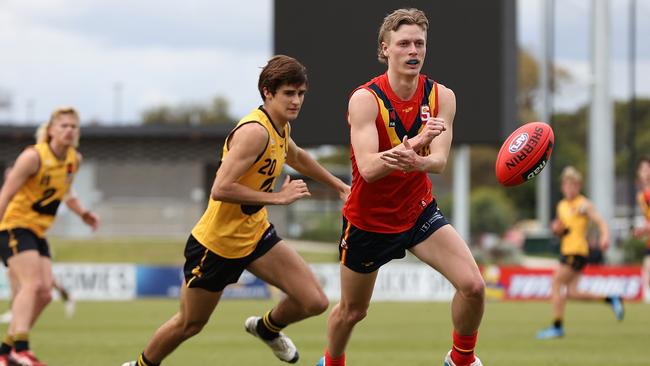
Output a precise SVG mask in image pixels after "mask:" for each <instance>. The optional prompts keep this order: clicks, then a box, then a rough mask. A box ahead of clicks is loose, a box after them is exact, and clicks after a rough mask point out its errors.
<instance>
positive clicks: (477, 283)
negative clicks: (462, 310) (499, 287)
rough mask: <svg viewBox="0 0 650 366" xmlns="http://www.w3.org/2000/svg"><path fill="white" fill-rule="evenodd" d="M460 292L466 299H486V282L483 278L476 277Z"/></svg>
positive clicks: (462, 287)
mask: <svg viewBox="0 0 650 366" xmlns="http://www.w3.org/2000/svg"><path fill="white" fill-rule="evenodd" d="M458 290H459V291H460V293H461V294H462V295H463V297H465V298H470V299H483V298H484V297H485V282H484V281H483V278H481V277H476V278H474V279H472V280H470V281H468V282H467V283H465V284H463V285H462V286H461V288H459V289H458Z"/></svg>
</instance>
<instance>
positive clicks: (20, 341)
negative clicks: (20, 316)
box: [14, 333, 29, 352]
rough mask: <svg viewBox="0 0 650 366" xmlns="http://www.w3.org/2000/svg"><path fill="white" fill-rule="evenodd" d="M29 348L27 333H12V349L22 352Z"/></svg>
mask: <svg viewBox="0 0 650 366" xmlns="http://www.w3.org/2000/svg"><path fill="white" fill-rule="evenodd" d="M28 349H29V334H28V333H20V334H14V350H15V351H16V352H22V351H26V350H28Z"/></svg>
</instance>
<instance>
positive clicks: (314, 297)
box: [245, 241, 328, 363]
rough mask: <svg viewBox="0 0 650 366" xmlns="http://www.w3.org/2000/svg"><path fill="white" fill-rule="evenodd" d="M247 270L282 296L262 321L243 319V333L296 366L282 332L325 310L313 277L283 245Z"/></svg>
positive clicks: (294, 355) (291, 346) (295, 356)
mask: <svg viewBox="0 0 650 366" xmlns="http://www.w3.org/2000/svg"><path fill="white" fill-rule="evenodd" d="M247 269H248V270H249V271H250V272H251V273H253V274H254V275H256V276H257V277H259V278H261V279H262V280H264V281H265V282H267V283H269V284H271V285H273V286H275V287H277V288H279V289H280V290H282V291H283V292H284V293H285V294H286V296H285V297H283V298H282V299H281V300H280V302H279V303H278V304H277V305H276V306H275V307H274V308H273V309H271V310H269V311H267V312H266V314H264V315H263V316H262V317H258V316H251V317H249V318H248V319H246V322H245V329H246V331H247V332H249V333H250V334H252V335H254V336H256V337H258V338H260V339H261V340H262V341H264V343H266V344H267V345H268V346H269V347H270V348H271V349H272V350H273V353H274V354H275V355H276V357H278V358H279V359H281V360H282V361H285V362H290V363H294V362H297V361H298V359H299V357H300V356H299V353H298V350H297V349H296V346H295V345H294V344H293V341H291V339H290V338H289V337H287V336H286V335H285V334H284V333H282V329H284V328H285V327H286V326H288V325H289V324H292V323H295V322H297V321H300V320H302V319H305V318H308V317H310V316H314V315H318V314H321V313H322V312H324V311H325V310H327V305H328V300H327V297H326V296H325V294H324V293H323V290H322V289H321V287H320V285H319V283H318V280H317V279H316V276H314V274H313V273H312V271H311V270H310V269H309V266H308V265H307V263H306V262H305V261H304V260H303V259H302V257H301V256H300V255H299V254H298V253H297V252H296V251H295V249H293V248H291V247H289V246H288V245H287V244H286V243H284V242H283V241H279V242H277V243H276V244H274V245H273V246H272V247H271V248H270V249H269V250H268V251H267V252H266V253H264V254H262V255H261V256H260V257H259V258H257V259H255V260H254V261H252V262H251V263H250V264H249V265H248V267H247Z"/></svg>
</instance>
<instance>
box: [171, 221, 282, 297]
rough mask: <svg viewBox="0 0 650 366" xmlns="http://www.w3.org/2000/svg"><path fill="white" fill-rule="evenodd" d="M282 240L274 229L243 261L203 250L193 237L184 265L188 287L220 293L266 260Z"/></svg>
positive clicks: (187, 247) (270, 229) (271, 228)
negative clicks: (258, 262)
mask: <svg viewBox="0 0 650 366" xmlns="http://www.w3.org/2000/svg"><path fill="white" fill-rule="evenodd" d="M280 240H282V239H281V238H280V237H279V236H278V235H277V233H276V231H275V227H273V225H271V226H269V228H268V229H266V231H265V232H264V235H262V238H261V239H260V241H259V242H258V243H257V246H256V247H255V250H254V251H253V252H252V253H251V254H249V255H247V256H245V257H242V258H224V257H222V256H220V255H218V254H216V253H214V252H212V251H210V249H208V248H206V247H204V246H203V245H202V244H201V243H199V241H198V240H196V238H194V236H193V235H190V237H189V238H188V239H187V243H186V244H185V265H184V266H183V273H184V275H185V284H186V286H187V287H198V288H202V289H204V290H208V291H212V292H219V291H223V289H224V288H225V287H226V286H228V285H229V284H231V283H235V282H237V280H239V277H240V276H241V274H242V273H243V272H244V269H246V267H248V265H249V264H251V263H252V262H253V261H254V260H256V259H257V258H259V257H261V256H263V255H264V254H265V253H266V252H268V251H269V250H270V249H271V248H273V246H274V245H275V244H277V243H278V242H279V241H280Z"/></svg>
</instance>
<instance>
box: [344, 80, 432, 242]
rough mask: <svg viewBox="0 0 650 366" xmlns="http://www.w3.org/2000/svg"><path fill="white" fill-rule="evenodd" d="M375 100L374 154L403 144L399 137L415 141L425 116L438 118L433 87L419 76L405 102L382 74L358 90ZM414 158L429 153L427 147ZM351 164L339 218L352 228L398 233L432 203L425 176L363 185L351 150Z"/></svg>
mask: <svg viewBox="0 0 650 366" xmlns="http://www.w3.org/2000/svg"><path fill="white" fill-rule="evenodd" d="M362 88H363V89H366V90H368V91H369V92H370V93H372V95H373V96H374V97H375V100H376V102H377V107H378V112H377V117H376V118H375V127H376V128H377V135H378V139H379V146H378V152H382V151H386V150H389V149H392V148H393V147H395V146H397V145H399V144H401V143H402V139H403V137H404V135H408V137H409V138H412V137H415V136H416V135H417V134H418V133H419V132H420V131H421V130H422V128H423V127H424V125H425V124H426V121H427V120H428V119H429V117H430V116H432V117H435V116H437V114H438V86H437V84H436V83H435V82H434V81H433V80H431V79H429V78H428V77H426V76H425V75H420V77H419V80H418V87H417V90H416V92H415V94H414V95H413V97H412V98H411V99H410V100H407V101H404V100H401V99H400V98H399V97H397V96H396V95H395V93H394V92H393V90H392V89H391V87H390V84H389V82H388V76H387V75H386V74H383V75H381V76H378V77H375V78H374V79H372V80H370V81H369V82H368V83H366V84H364V85H362V86H360V87H358V88H357V89H355V91H356V90H358V89H362ZM418 154H420V155H422V156H426V155H428V154H429V146H425V147H423V148H422V149H421V150H420V151H418ZM350 160H352V188H351V192H350V196H349V197H348V200H347V201H346V202H345V205H344V207H343V215H344V216H345V218H346V219H347V220H348V221H349V222H350V223H352V224H353V225H354V226H356V227H358V228H360V229H363V230H366V231H371V232H376V233H399V232H403V231H406V230H408V229H410V228H411V227H412V226H413V225H414V224H415V222H416V221H417V218H418V217H419V216H420V214H421V213H422V211H423V210H424V209H425V207H426V206H427V205H428V204H429V203H431V201H432V200H433V196H432V193H431V180H429V177H428V176H427V173H425V172H410V173H404V172H401V171H393V172H391V173H390V174H389V175H387V176H385V177H383V178H381V179H379V180H377V181H375V182H373V183H368V182H366V181H365V180H364V179H363V177H361V175H360V174H359V169H358V167H357V162H356V159H355V157H354V149H353V148H352V147H350Z"/></svg>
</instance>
